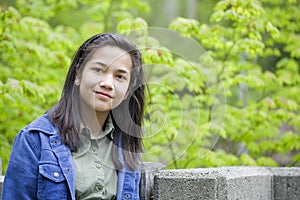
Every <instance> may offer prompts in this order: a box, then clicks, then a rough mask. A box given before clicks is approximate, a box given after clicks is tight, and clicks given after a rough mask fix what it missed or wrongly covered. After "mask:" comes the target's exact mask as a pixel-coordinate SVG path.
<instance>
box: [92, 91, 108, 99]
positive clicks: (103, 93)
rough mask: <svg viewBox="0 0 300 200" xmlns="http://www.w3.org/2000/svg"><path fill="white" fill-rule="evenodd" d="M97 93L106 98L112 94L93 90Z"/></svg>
mask: <svg viewBox="0 0 300 200" xmlns="http://www.w3.org/2000/svg"><path fill="white" fill-rule="evenodd" d="M94 92H95V93H96V94H97V95H99V96H102V97H106V98H110V99H112V96H111V95H110V94H107V93H105V92H101V91H94Z"/></svg>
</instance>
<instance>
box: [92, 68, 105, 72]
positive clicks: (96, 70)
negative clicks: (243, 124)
mask: <svg viewBox="0 0 300 200" xmlns="http://www.w3.org/2000/svg"><path fill="white" fill-rule="evenodd" d="M93 70H94V71H95V72H98V73H101V72H103V69H102V68H100V67H94V68H93Z"/></svg>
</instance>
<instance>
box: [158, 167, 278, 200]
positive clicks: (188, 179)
mask: <svg viewBox="0 0 300 200" xmlns="http://www.w3.org/2000/svg"><path fill="white" fill-rule="evenodd" d="M154 191H155V192H154V199H157V200H167V199H186V200H190V199H197V200H198V199H203V200H206V199H207V200H208V199H209V200H212V199H217V200H237V199H243V200H248V199H249V200H250V199H251V200H253V199H255V200H260V199H261V200H262V199H263V200H268V199H272V174H271V173H270V171H269V170H267V169H266V168H260V167H220V168H206V169H202V168H198V169H182V170H163V171H160V172H158V173H157V174H156V175H155V178H154Z"/></svg>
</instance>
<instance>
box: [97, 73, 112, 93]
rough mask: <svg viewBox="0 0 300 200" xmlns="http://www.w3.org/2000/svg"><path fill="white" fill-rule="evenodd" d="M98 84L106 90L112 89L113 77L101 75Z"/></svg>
mask: <svg viewBox="0 0 300 200" xmlns="http://www.w3.org/2000/svg"><path fill="white" fill-rule="evenodd" d="M99 85H100V87H101V88H105V89H108V90H112V89H114V84H113V79H112V78H110V77H107V76H106V77H104V76H102V79H100V80H99Z"/></svg>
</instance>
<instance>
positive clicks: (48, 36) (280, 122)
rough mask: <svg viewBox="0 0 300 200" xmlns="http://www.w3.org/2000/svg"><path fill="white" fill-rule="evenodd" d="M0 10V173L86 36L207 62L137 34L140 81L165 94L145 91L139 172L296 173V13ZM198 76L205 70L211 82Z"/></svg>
mask: <svg viewBox="0 0 300 200" xmlns="http://www.w3.org/2000/svg"><path fill="white" fill-rule="evenodd" d="M0 6H1V7H0V10H1V13H0V49H1V51H0V69H1V73H0V97H1V98H0V109H1V113H0V157H1V158H2V161H3V171H4V172H5V169H6V166H7V162H8V160H9V155H10V151H11V146H12V143H13V139H14V137H15V135H16V134H17V133H18V131H19V130H20V129H21V128H22V127H24V126H25V125H26V124H27V123H29V122H30V121H32V120H33V119H35V118H36V117H38V116H39V115H42V114H43V113H44V112H45V111H47V109H49V108H50V107H51V106H52V105H53V104H54V103H55V102H56V101H57V100H58V99H59V96H60V93H61V89H62V85H63V82H64V78H65V75H66V72H67V69H68V67H69V63H70V59H71V57H72V55H73V53H74V51H75V50H76V49H77V48H78V46H79V45H80V44H81V43H82V42H83V41H84V40H85V39H87V38H88V37H90V36H91V35H93V34H95V33H101V32H118V33H123V34H126V33H127V32H128V31H135V30H136V29H147V28H148V27H160V28H166V29H169V30H173V31H176V32H178V33H180V36H181V37H183V38H189V39H191V40H193V41H196V42H197V43H198V44H199V45H202V46H203V47H204V48H205V50H206V52H205V54H201V55H200V54H199V59H198V60H197V61H196V63H193V62H195V61H193V62H189V60H188V59H183V57H181V56H178V55H176V52H172V49H170V50H168V47H166V46H164V45H162V44H161V41H160V40H159V38H155V37H154V38H153V37H150V36H149V34H148V33H147V31H146V32H137V35H140V38H139V39H140V40H139V42H138V43H139V45H142V46H145V45H146V46H148V47H149V48H145V49H142V53H143V58H144V62H145V64H151V66H152V69H151V70H150V71H151V77H152V78H157V79H156V80H158V79H159V80H160V85H164V87H160V86H159V85H150V86H149V94H150V95H149V96H148V102H147V109H146V119H145V127H146V128H145V130H146V131H145V140H144V143H145V154H144V160H145V161H154V162H161V163H164V164H166V165H167V167H168V168H195V167H214V166H232V165H247V166H249V165H251V166H299V161H300V151H299V150H300V135H299V132H300V131H299V130H300V116H299V104H300V96H299V93H300V88H299V85H300V84H299V83H300V76H299V60H300V35H299V33H300V15H298V14H297V13H300V3H299V1H296V0H288V1H282V0H261V1H257V0H231V1H230V0H223V1H217V0H185V1H184V0H141V1H140V0H128V1H122V0H102V1H94V0H93V1H92V0H80V1H79V0H16V1H12V0H1V3H0ZM174 44H176V41H174ZM178 45H179V46H181V45H182V44H178ZM199 65H201V67H203V68H202V69H204V71H205V69H206V70H210V71H212V69H213V71H214V80H208V79H209V78H208V79H207V77H206V75H203V73H202V72H203V71H201V70H200V71H199V68H198V67H196V66H199ZM160 66H163V67H160ZM146 71H147V70H146ZM149 73H150V72H149ZM223 95H224V96H226V101H224V99H223V97H222V96H223ZM150 96H151V98H150ZM218 109H219V110H218ZM182 116H184V118H183V117H182ZM218 117H219V118H220V121H218V120H216V121H214V119H215V118H218ZM164 119H167V120H166V123H165V124H164V125H163V126H162V125H161V121H163V120H164ZM193 119H195V120H193ZM214 122H217V123H214Z"/></svg>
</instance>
